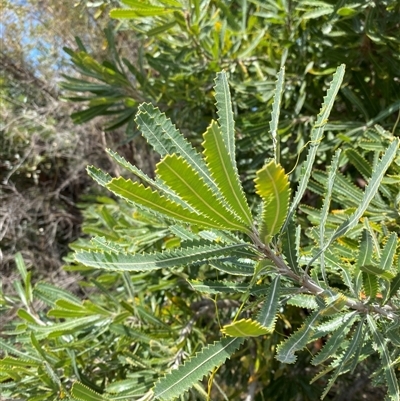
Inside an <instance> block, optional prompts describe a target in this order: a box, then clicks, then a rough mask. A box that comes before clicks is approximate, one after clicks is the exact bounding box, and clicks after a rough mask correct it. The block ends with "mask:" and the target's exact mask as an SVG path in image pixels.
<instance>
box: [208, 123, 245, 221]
mask: <svg viewBox="0 0 400 401" xmlns="http://www.w3.org/2000/svg"><path fill="white" fill-rule="evenodd" d="M222 129H223V128H222ZM227 129H228V128H227ZM203 138H204V142H203V147H204V156H205V159H206V162H207V167H208V169H209V170H210V173H211V177H212V178H213V180H214V182H215V183H216V185H217V186H218V188H219V190H220V192H221V194H222V195H223V196H224V199H225V202H226V204H227V205H228V206H229V207H230V208H231V209H232V211H233V212H235V213H236V214H237V215H238V216H239V217H240V218H241V220H242V221H243V222H244V223H246V224H247V225H248V226H250V227H251V226H252V225H253V218H252V215H251V211H250V208H249V206H248V204H247V200H246V196H245V194H244V192H243V188H242V185H241V184H240V181H239V176H238V173H237V169H236V162H235V164H233V163H232V160H231V158H230V155H229V152H228V149H227V147H226V146H225V143H224V140H223V134H222V132H221V129H220V128H219V127H218V125H217V123H216V122H215V121H213V122H212V123H211V125H210V126H209V127H208V128H207V131H206V132H205V134H204V135H203Z"/></svg>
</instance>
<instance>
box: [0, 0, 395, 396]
mask: <svg viewBox="0 0 400 401" xmlns="http://www.w3.org/2000/svg"><path fill="white" fill-rule="evenodd" d="M80 3H82V2H80ZM107 3H108V2H107V1H99V2H94V3H90V7H91V10H97V11H96V12H97V13H98V15H99V16H102V17H104V10H105V9H106V7H107ZM150 3H151V4H150ZM121 7H122V8H121V9H117V10H113V11H111V17H113V18H115V19H117V20H118V24H117V25H110V26H109V27H108V28H107V29H106V30H105V38H106V40H107V43H108V50H109V53H108V54H109V55H111V57H107V56H104V55H103V54H102V55H99V54H93V53H92V52H91V51H89V50H88V48H89V47H88V46H84V45H83V43H82V41H81V40H79V39H78V42H77V43H78V49H76V50H72V49H71V46H69V47H70V48H69V49H67V52H68V54H69V55H70V56H71V61H72V63H73V65H74V67H75V69H76V71H77V72H78V73H79V74H80V77H78V76H76V75H74V76H72V74H69V75H68V76H64V82H63V84H62V87H63V89H64V90H65V91H67V92H65V97H66V99H68V100H70V101H71V102H73V103H74V104H75V105H76V104H77V102H79V103H83V104H85V105H86V106H85V107H86V108H85V109H83V110H80V111H76V112H74V113H73V114H72V118H73V120H74V121H75V122H76V123H85V124H87V122H88V121H89V120H91V119H93V118H94V117H97V116H101V115H102V116H104V118H105V119H106V120H107V123H106V126H105V129H106V130H108V131H109V132H110V133H114V132H116V131H118V130H119V129H120V127H122V126H125V127H126V140H125V141H124V142H128V141H131V142H130V143H132V144H134V145H133V149H134V150H136V154H135V157H131V158H130V161H131V162H133V164H131V163H130V162H129V161H128V160H126V159H125V158H123V157H122V156H120V155H119V154H118V153H116V152H115V151H113V150H109V151H108V157H109V159H110V160H111V161H112V162H113V163H114V164H113V167H112V169H110V170H112V172H113V173H114V174H113V175H116V176H117V177H116V178H112V177H111V175H110V174H109V173H110V172H111V171H108V172H107V171H101V170H99V169H98V168H97V167H90V168H89V169H88V172H89V174H90V175H91V176H92V177H93V178H95V180H96V181H97V182H98V183H99V184H100V185H103V186H105V187H106V189H107V190H111V191H112V192H113V193H114V194H115V195H116V196H117V197H115V196H113V195H111V196H110V195H104V194H105V193H103V194H101V195H99V193H98V192H97V196H95V195H93V196H92V197H91V198H87V203H86V204H85V205H82V207H83V209H82V213H83V218H84V223H83V226H82V231H83V233H84V234H86V235H85V236H84V237H83V238H81V239H80V240H78V241H76V242H75V243H73V244H72V245H71V248H72V249H73V250H74V253H73V254H70V255H69V257H68V258H67V259H66V263H67V267H66V270H67V271H69V272H71V273H70V274H74V272H79V274H80V276H81V281H80V283H79V291H78V292H76V293H75V294H73V293H70V292H68V291H66V290H63V289H62V288H61V286H55V285H51V284H49V282H46V281H40V282H35V280H33V281H32V275H33V276H35V271H31V270H29V269H27V267H26V266H25V264H24V262H23V259H22V257H21V255H17V257H16V266H17V270H18V273H19V276H20V279H19V280H16V281H15V293H14V294H8V293H2V294H1V297H0V307H1V310H2V311H3V312H4V311H6V312H12V311H16V310H17V316H16V317H15V318H14V319H13V321H12V322H11V323H10V324H8V325H7V327H6V328H5V330H4V331H2V333H1V334H2V338H1V339H0V349H2V350H3V359H1V360H0V391H1V392H2V394H5V396H6V397H8V398H10V399H21V398H22V399H27V400H48V399H71V400H107V399H110V400H113V399H115V400H117V399H118V400H123V399H126V400H132V399H142V400H145V399H149V400H150V399H154V398H155V397H156V396H157V397H158V399H172V398H173V397H174V396H179V397H180V399H182V400H197V399H204V400H206V399H212V400H218V399H221V400H222V399H229V400H231V399H246V400H263V399H268V400H275V399H276V400H282V399H283V400H297V399H301V400H316V399H319V397H320V396H321V394H324V395H325V397H326V399H331V400H338V399H340V400H343V399H346V397H347V399H349V400H350V399H352V400H358V399H360V400H361V399H365V397H366V396H368V393H369V396H370V397H372V398H371V399H383V398H384V395H383V394H384V393H387V395H386V398H387V399H390V400H398V399H399V389H398V386H399V345H400V344H399V334H398V333H399V327H398V321H399V316H398V307H399V299H398V294H399V292H398V290H399V287H400V278H399V274H400V267H399V266H400V265H399V257H398V253H399V252H398V234H399V204H400V193H399V190H398V188H399V176H400V171H399V170H400V159H399V150H398V140H397V139H396V137H397V136H398V127H397V123H398V117H397V113H398V110H399V109H400V100H399V98H398V91H396V85H397V86H398V84H399V82H398V76H399V72H400V60H399V58H398V54H399V52H398V49H399V43H400V38H399V37H398V33H397V32H398V29H399V22H398V18H397V17H396V16H397V15H398V12H399V11H400V9H399V8H400V5H399V4H398V2H397V1H380V2H372V1H371V2H365V3H362V4H361V3H360V4H350V5H349V4H348V3H346V2H345V1H339V2H333V1H332V2H320V1H313V2H310V1H297V2H291V1H278V2H275V1H271V2H270V1H265V2H259V1H255V0H249V1H244V0H243V1H234V2H225V1H213V0H210V1H187V2H186V1H176V0H168V1H167V0H165V1H161V0H160V1H153V2H149V1H135V0H125V1H122V2H121ZM132 38H133V39H132ZM121 39H122V40H125V41H127V43H130V47H129V51H127V49H126V47H125V48H122V47H121ZM129 40H131V41H130V42H129ZM117 42H118V43H117ZM104 54H105V53H104ZM382 60H385V62H382ZM341 62H345V63H346V64H347V67H346V74H344V67H343V66H341V67H339V69H338V70H337V71H336V67H337V65H338V64H340V63H341ZM282 66H284V67H285V71H286V74H284V70H283V69H281V67H282ZM222 69H224V70H225V71H226V72H227V73H228V75H226V74H225V73H220V74H218V77H217V80H216V82H215V83H214V79H215V76H216V73H217V72H219V71H221V70H222ZM335 71H336V73H335V75H334V77H333V81H332V74H333V73H334V72H335ZM227 77H228V80H229V87H228V81H227ZM276 80H277V81H276ZM214 85H215V87H214ZM213 88H214V92H213ZM229 92H232V98H231V97H230V95H229ZM214 96H215V98H214ZM324 96H325V97H324ZM215 99H216V105H215ZM334 100H335V102H334ZM322 101H323V105H322V108H321V109H320V112H319V113H318V109H319V105H320V104H321V102H322ZM143 102H147V103H143ZM148 102H151V103H153V104H155V105H157V106H158V108H157V107H154V106H152V105H150V104H149V103H148ZM160 110H161V111H160ZM164 113H165V114H164ZM169 118H171V120H172V121H173V122H174V123H176V124H177V126H178V127H179V128H180V129H181V132H183V133H184V136H183V135H181V133H180V132H179V131H177V130H176V128H175V127H174V125H173V124H172V123H171V120H169ZM213 118H218V123H217V122H215V121H213V122H211V121H212V119H213ZM377 124H379V125H377ZM233 127H235V129H234V128H233ZM52 132H55V131H52ZM204 132H205V134H204V135H203V136H200V134H203V133H204ZM139 133H141V134H142V135H143V136H141V135H139ZM185 137H186V138H188V139H189V140H190V142H189V141H187V140H186V139H185ZM147 142H148V143H149V144H150V145H151V146H152V147H153V150H151V149H150V147H148V146H147V144H146V143H147ZM201 142H202V143H201ZM192 145H193V146H194V147H192ZM201 153H202V155H201ZM235 156H236V157H235ZM160 158H161V161H160V162H159V163H158V164H157V166H155V164H156V162H157V161H158V160H160ZM96 165H97V166H99V164H98V163H96ZM103 166H104V163H103V162H101V163H100V167H103ZM138 167H139V168H138ZM103 168H104V167H103ZM106 168H107V167H106ZM154 169H155V170H156V171H155V173H154ZM50 170H51V169H50ZM174 171H175V172H176V171H177V172H180V173H183V175H180V176H176V175H174V174H173V172H174ZM121 172H122V175H123V176H125V177H130V178H131V179H129V178H122V177H119V175H120V174H121ZM238 173H239V174H238ZM190 177H191V181H190V180H189V182H186V181H185V180H183V178H186V179H188V178H190ZM242 185H243V189H242ZM190 189H191V190H190ZM95 191H98V190H97V189H96V190H95ZM120 197H122V198H125V200H120V199H119V198H120ZM126 200H127V201H128V202H126ZM88 237H93V238H92V239H89V238H88ZM37 267H39V266H37ZM227 358H230V359H227ZM294 362H295V364H293V363H294ZM176 369H177V370H176ZM370 378H372V382H373V384H374V385H375V386H377V388H378V389H377V390H375V391H377V392H374V390H372V389H371V387H369V388H368V390H366V389H365V386H366V383H367V382H368V381H369V380H370ZM288 381H290V383H291V386H288V385H287V383H288ZM310 382H311V384H310ZM154 385H155V387H154ZM185 391H186V392H185ZM382 391H383V392H382Z"/></svg>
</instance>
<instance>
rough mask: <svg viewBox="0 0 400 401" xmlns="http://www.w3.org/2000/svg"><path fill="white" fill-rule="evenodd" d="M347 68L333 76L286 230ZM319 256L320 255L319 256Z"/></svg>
mask: <svg viewBox="0 0 400 401" xmlns="http://www.w3.org/2000/svg"><path fill="white" fill-rule="evenodd" d="M344 71H345V66H344V64H342V65H341V66H340V67H338V68H337V70H336V72H335V74H334V75H333V79H332V82H331V83H330V86H329V89H328V91H327V93H326V96H325V97H324V102H323V104H322V107H321V110H320V112H319V114H318V117H317V121H316V123H315V125H314V127H313V129H312V131H311V144H310V148H309V152H308V154H307V158H306V161H305V162H304V164H303V166H302V169H301V170H302V171H301V174H300V177H301V179H300V182H299V185H298V188H297V191H296V194H295V196H294V199H293V201H292V203H291V204H290V207H289V212H288V215H287V218H286V221H285V223H284V225H283V229H285V228H286V225H287V224H288V221H289V220H290V219H291V218H292V215H293V213H294V212H295V210H296V208H297V206H298V205H299V203H300V201H301V199H302V197H303V195H304V192H305V191H306V189H307V185H308V181H309V179H310V176H311V171H312V168H313V166H314V161H315V157H316V155H317V150H318V146H319V143H320V141H321V139H322V135H323V133H324V128H325V124H326V123H327V121H328V118H329V115H330V112H331V110H332V107H333V103H334V101H335V97H336V95H337V93H338V91H339V89H340V85H341V84H342V81H343V77H344ZM318 256H319V255H318Z"/></svg>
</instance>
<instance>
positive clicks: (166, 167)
mask: <svg viewBox="0 0 400 401" xmlns="http://www.w3.org/2000/svg"><path fill="white" fill-rule="evenodd" d="M156 171H157V174H158V177H159V178H160V179H161V180H162V181H163V182H164V183H165V184H166V185H168V186H169V187H170V188H173V189H174V191H175V192H176V193H177V194H178V195H179V196H180V197H181V198H182V199H183V200H184V201H186V202H187V203H189V204H190V205H191V206H192V207H193V208H194V209H196V210H197V211H198V212H200V213H201V214H203V216H205V217H206V219H205V220H207V221H208V220H211V221H213V222H214V223H215V225H218V226H219V227H220V228H225V229H228V230H239V231H242V232H249V226H248V225H245V224H244V223H242V222H241V221H240V220H238V218H237V217H236V216H235V215H234V214H233V213H232V212H231V211H230V210H229V209H227V208H226V207H225V205H224V204H223V203H221V200H220V198H219V197H218V196H217V195H216V194H215V193H213V192H212V190H211V189H210V188H209V187H208V186H207V184H206V182H205V181H204V180H203V179H202V178H201V176H200V175H199V174H198V173H197V172H196V170H194V169H193V168H192V167H191V165H190V164H189V163H188V162H187V161H186V160H185V159H184V158H182V156H177V155H176V154H173V155H167V156H165V157H164V159H163V160H162V161H161V162H160V163H158V164H157V170H156ZM203 218H204V217H203Z"/></svg>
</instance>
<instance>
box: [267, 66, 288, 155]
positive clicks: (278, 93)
mask: <svg viewBox="0 0 400 401" xmlns="http://www.w3.org/2000/svg"><path fill="white" fill-rule="evenodd" d="M284 80H285V67H282V68H281V69H280V70H279V74H278V80H277V82H276V87H275V92H274V100H273V103H272V113H271V121H270V123H269V129H270V132H271V136H272V144H273V148H274V160H275V162H276V163H279V137H278V123H279V114H280V111H281V101H282V93H283V84H284Z"/></svg>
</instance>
